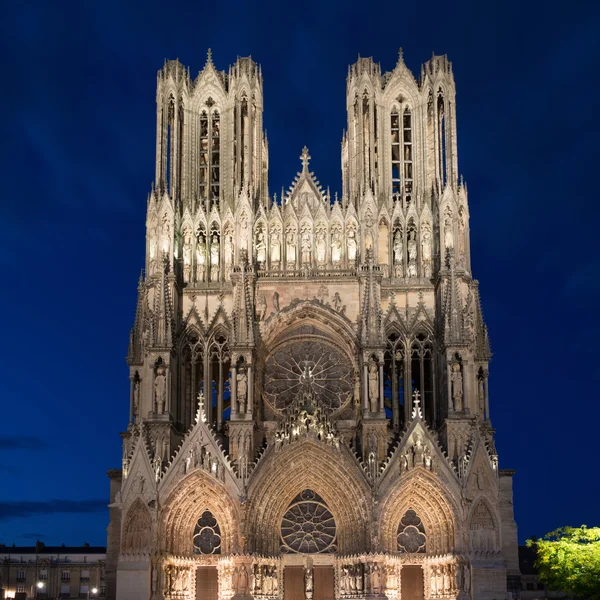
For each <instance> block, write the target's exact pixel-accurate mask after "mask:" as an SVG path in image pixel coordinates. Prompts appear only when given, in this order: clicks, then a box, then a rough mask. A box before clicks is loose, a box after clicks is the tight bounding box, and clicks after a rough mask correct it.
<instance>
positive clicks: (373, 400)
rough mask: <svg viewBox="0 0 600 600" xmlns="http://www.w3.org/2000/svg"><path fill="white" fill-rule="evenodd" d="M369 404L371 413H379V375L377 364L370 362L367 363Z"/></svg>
mask: <svg viewBox="0 0 600 600" xmlns="http://www.w3.org/2000/svg"><path fill="white" fill-rule="evenodd" d="M369 402H370V404H371V412H378V411H379V374H378V372H377V363H376V362H375V361H374V360H371V362H370V363H369Z"/></svg>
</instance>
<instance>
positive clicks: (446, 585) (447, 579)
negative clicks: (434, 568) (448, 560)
mask: <svg viewBox="0 0 600 600" xmlns="http://www.w3.org/2000/svg"><path fill="white" fill-rule="evenodd" d="M442 571H443V574H444V593H445V594H448V593H449V592H450V573H449V570H448V565H446V566H443V567H442Z"/></svg>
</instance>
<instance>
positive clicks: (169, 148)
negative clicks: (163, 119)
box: [164, 96, 175, 189]
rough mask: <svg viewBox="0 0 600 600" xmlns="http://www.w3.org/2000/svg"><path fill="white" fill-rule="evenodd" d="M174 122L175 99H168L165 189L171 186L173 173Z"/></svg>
mask: <svg viewBox="0 0 600 600" xmlns="http://www.w3.org/2000/svg"><path fill="white" fill-rule="evenodd" d="M174 122H175V98H173V96H170V97H169V108H168V113H167V132H166V137H167V139H166V148H165V182H164V183H165V187H166V188H167V189H169V187H170V186H171V185H172V181H171V175H172V173H173V125H174Z"/></svg>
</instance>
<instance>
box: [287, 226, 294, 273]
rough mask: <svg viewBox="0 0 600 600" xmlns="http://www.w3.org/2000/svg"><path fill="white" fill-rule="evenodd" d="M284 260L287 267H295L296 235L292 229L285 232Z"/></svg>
mask: <svg viewBox="0 0 600 600" xmlns="http://www.w3.org/2000/svg"><path fill="white" fill-rule="evenodd" d="M285 258H286V261H287V263H288V265H291V266H295V265H296V233H295V232H294V230H293V229H289V230H288V231H287V232H286V248H285Z"/></svg>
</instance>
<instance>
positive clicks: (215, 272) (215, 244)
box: [210, 235, 221, 281]
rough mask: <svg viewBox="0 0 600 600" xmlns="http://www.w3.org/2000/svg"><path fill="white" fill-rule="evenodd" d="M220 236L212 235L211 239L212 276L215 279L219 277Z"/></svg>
mask: <svg viewBox="0 0 600 600" xmlns="http://www.w3.org/2000/svg"><path fill="white" fill-rule="evenodd" d="M220 248H221V246H220V244H219V238H218V237H217V236H216V235H213V236H212V239H211V241H210V278H211V279H212V280H213V281H216V280H217V279H219V251H220Z"/></svg>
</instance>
